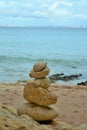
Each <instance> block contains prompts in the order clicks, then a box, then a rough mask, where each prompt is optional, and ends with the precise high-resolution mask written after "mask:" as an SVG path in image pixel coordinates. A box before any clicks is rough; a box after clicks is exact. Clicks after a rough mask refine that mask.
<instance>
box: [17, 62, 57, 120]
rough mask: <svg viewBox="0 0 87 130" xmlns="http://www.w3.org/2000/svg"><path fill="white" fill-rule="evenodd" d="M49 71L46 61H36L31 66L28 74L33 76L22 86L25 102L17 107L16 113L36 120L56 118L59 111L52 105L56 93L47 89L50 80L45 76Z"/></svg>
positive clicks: (55, 100) (55, 98)
mask: <svg viewBox="0 0 87 130" xmlns="http://www.w3.org/2000/svg"><path fill="white" fill-rule="evenodd" d="M49 72H50V69H49V68H48V67H47V63H44V62H38V63H36V64H35V65H34V66H33V69H32V70H31V71H30V74H29V76H30V77H31V78H34V80H30V81H29V82H28V83H27V84H26V85H25V87H24V92H23V96H24V98H25V100H27V101H28V102H27V103H24V104H22V105H21V106H20V107H19V108H18V111H17V112H18V114H19V115H22V114H27V115H29V116H31V117H32V118H33V119H34V120H36V121H48V120H52V119H54V118H56V117H57V116H58V115H59V113H58V110H57V109H56V107H55V106H54V105H53V104H55V103H56V102H57V95H56V94H55V93H54V92H51V91H49V90H48V88H49V87H50V86H51V81H50V79H49V78H48V77H46V76H47V75H48V74H49Z"/></svg>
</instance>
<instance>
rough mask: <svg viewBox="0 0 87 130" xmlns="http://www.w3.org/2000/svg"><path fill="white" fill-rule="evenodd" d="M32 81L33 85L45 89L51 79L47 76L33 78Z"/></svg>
mask: <svg viewBox="0 0 87 130" xmlns="http://www.w3.org/2000/svg"><path fill="white" fill-rule="evenodd" d="M33 83H34V86H35V87H42V88H45V89H47V88H48V87H50V85H51V81H50V79H49V78H41V79H35V80H34V82H33Z"/></svg>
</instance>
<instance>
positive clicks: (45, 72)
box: [29, 67, 50, 79]
mask: <svg viewBox="0 0 87 130" xmlns="http://www.w3.org/2000/svg"><path fill="white" fill-rule="evenodd" d="M49 72H50V69H49V68H48V67H46V68H45V69H44V70H42V71H39V72H35V71H34V70H31V71H30V74H29V76H30V77H31V78H35V79H39V78H44V77H46V76H47V75H48V74H49Z"/></svg>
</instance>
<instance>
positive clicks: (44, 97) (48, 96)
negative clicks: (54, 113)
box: [23, 83, 57, 106]
mask: <svg viewBox="0 0 87 130" xmlns="http://www.w3.org/2000/svg"><path fill="white" fill-rule="evenodd" d="M23 96H24V98H25V99H26V100H27V101H28V102H30V103H35V104H38V105H41V106H48V105H52V104H55V103H56V102H57V95H56V94H55V92H50V91H48V90H47V89H44V88H41V87H35V86H34V85H33V83H28V84H26V85H25V87H24V91H23Z"/></svg>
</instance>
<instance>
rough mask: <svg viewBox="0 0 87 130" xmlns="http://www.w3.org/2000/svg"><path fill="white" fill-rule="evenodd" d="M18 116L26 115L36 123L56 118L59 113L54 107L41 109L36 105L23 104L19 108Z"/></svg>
mask: <svg viewBox="0 0 87 130" xmlns="http://www.w3.org/2000/svg"><path fill="white" fill-rule="evenodd" d="M18 114H19V115H22V114H27V115H29V116H31V117H32V118H33V119H34V120H36V121H47V120H52V119H54V118H56V117H57V116H58V115H59V112H58V110H57V109H56V108H55V107H54V106H49V107H42V106H39V105H36V104H29V103H25V104H22V105H21V106H20V107H19V109H18Z"/></svg>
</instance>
